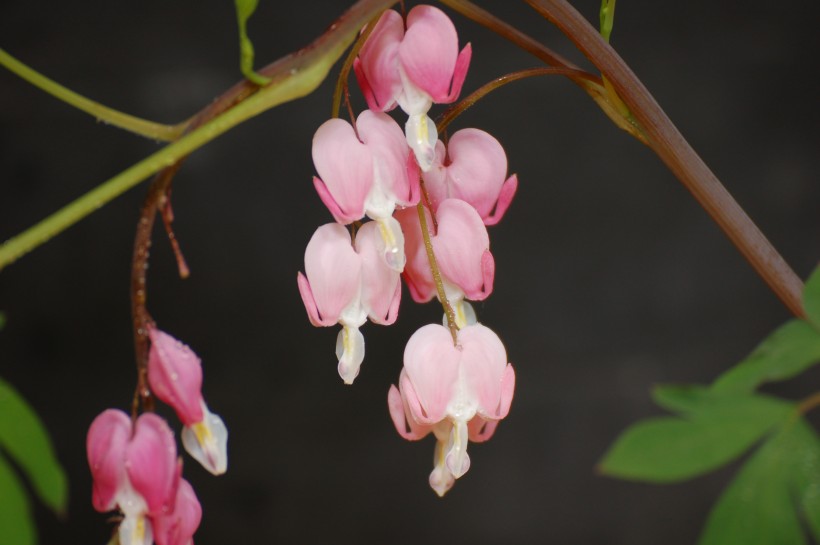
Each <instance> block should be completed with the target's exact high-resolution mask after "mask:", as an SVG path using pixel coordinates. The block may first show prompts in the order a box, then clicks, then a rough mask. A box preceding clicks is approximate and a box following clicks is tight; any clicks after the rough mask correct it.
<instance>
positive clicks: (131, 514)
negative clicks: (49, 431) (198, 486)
mask: <svg viewBox="0 0 820 545" xmlns="http://www.w3.org/2000/svg"><path fill="white" fill-rule="evenodd" d="M86 446H87V451H88V465H89V467H90V468H91V475H92V478H93V480H94V484H93V492H92V502H93V504H94V508H95V509H97V510H98V511H103V512H104V511H110V510H112V509H114V508H119V509H120V511H122V512H123V514H124V515H125V517H124V518H123V521H122V523H121V524H120V527H119V536H120V543H122V544H123V545H150V543H151V542H152V526H151V523H150V517H156V516H162V515H166V514H168V513H170V512H171V511H173V509H174V506H175V504H176V501H177V490H178V486H179V482H180V472H181V465H180V464H179V462H178V460H177V450H176V442H175V441H174V433H173V432H172V431H171V429H170V428H169V427H168V425H167V424H166V423H165V421H164V420H163V419H162V418H160V417H159V416H157V415H155V414H152V413H147V414H143V415H141V416H140V417H139V418H138V419H137V422H136V425H135V426H133V429H132V426H131V419H130V418H128V416H127V415H126V414H125V413H124V412H122V411H118V410H114V409H109V410H106V411H104V412H103V413H102V414H100V415H99V416H98V417H97V418H96V419H94V422H92V424H91V427H90V428H89V430H88V437H87V439H86Z"/></svg>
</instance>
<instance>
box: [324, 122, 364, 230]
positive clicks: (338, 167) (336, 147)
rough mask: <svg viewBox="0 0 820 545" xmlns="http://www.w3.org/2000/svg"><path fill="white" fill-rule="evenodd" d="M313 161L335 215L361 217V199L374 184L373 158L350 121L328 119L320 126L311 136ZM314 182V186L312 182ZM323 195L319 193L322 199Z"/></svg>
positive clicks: (362, 213) (362, 200)
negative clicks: (331, 202) (331, 198)
mask: <svg viewBox="0 0 820 545" xmlns="http://www.w3.org/2000/svg"><path fill="white" fill-rule="evenodd" d="M313 164H314V165H315V166H316V171H317V172H318V173H319V178H321V181H323V182H324V185H325V187H326V188H327V193H328V194H329V195H330V196H331V197H333V202H334V203H335V207H334V208H336V209H338V211H334V208H331V212H333V213H334V216H337V215H338V216H339V217H343V218H354V219H359V218H361V217H362V216H364V201H365V199H366V198H367V194H368V193H369V192H370V188H371V187H372V185H373V160H372V158H371V155H370V151H369V150H368V149H367V147H366V146H365V145H364V144H362V143H361V142H359V139H358V138H357V137H356V133H355V131H354V130H353V127H352V126H351V125H350V123H348V122H347V121H344V120H342V119H330V120H328V121H325V122H324V123H323V124H322V125H321V126H320V127H319V129H318V130H317V131H316V134H315V135H314V136H313ZM314 185H317V184H316V182H315V181H314ZM317 189H319V185H317ZM320 196H322V192H321V191H320ZM326 198H327V196H322V200H323V201H325V199H326ZM325 204H328V203H327V201H325ZM338 212H341V214H338ZM350 221H352V220H350Z"/></svg>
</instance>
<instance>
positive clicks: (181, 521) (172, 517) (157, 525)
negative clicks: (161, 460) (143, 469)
mask: <svg viewBox="0 0 820 545" xmlns="http://www.w3.org/2000/svg"><path fill="white" fill-rule="evenodd" d="M201 520H202V506H201V505H200V504H199V500H198V499H197V497H196V494H195V493H194V489H193V488H192V487H191V484H190V483H189V482H188V481H186V480H184V479H183V480H181V481H180V483H179V490H178V491H177V497H176V503H175V507H174V510H173V513H171V514H168V515H159V516H157V517H154V518H153V519H152V520H151V522H152V525H153V527H154V542H155V543H156V545H189V544H190V543H192V541H191V540H192V539H193V537H194V533H195V532H196V530H197V528H199V523H200V521H201Z"/></svg>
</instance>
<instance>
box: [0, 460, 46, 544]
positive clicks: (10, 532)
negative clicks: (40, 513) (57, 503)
mask: <svg viewBox="0 0 820 545" xmlns="http://www.w3.org/2000/svg"><path fill="white" fill-rule="evenodd" d="M36 542H37V532H36V530H35V528H34V521H33V520H32V517H31V507H30V505H29V501H28V496H27V495H26V491H25V489H24V488H23V484H22V483H21V482H20V480H19V479H18V478H17V475H15V474H14V470H13V469H12V468H11V466H10V465H9V463H8V462H7V461H6V460H5V458H3V457H2V456H0V543H3V545H34V544H35V543H36Z"/></svg>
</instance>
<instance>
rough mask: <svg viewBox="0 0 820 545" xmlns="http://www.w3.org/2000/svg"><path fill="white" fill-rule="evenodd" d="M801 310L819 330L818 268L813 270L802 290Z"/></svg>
mask: <svg viewBox="0 0 820 545" xmlns="http://www.w3.org/2000/svg"><path fill="white" fill-rule="evenodd" d="M803 310H805V311H806V317H807V318H808V319H809V321H810V322H811V323H812V324H813V325H814V327H816V328H818V329H820V267H817V268H816V269H814V272H813V273H812V274H811V276H810V277H809V279H808V280H806V286H805V287H804V288H803Z"/></svg>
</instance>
